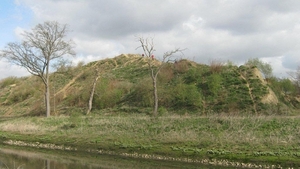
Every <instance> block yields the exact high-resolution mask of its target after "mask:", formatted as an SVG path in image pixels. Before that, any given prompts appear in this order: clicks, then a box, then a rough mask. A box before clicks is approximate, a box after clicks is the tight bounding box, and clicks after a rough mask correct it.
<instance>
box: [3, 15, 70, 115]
mask: <svg viewBox="0 0 300 169" xmlns="http://www.w3.org/2000/svg"><path fill="white" fill-rule="evenodd" d="M67 32H68V30H67V26H66V25H60V24H59V23H58V22H55V21H53V22H45V23H43V24H38V25H37V26H36V27H34V28H33V29H32V30H31V31H30V32H25V33H24V34H22V36H23V42H22V43H9V44H7V46H6V47H5V49H4V50H2V51H1V54H0V57H1V58H6V59H7V60H8V61H9V62H11V63H13V64H16V65H19V66H22V67H24V68H26V69H27V71H28V72H29V73H31V74H32V75H35V76H38V77H40V78H41V79H42V81H43V83H44V85H45V97H46V99H45V101H46V108H47V117H48V116H50V101H49V99H50V96H49V95H50V93H49V66H50V61H51V60H54V59H57V58H60V57H62V56H63V55H75V53H74V51H72V48H73V47H74V46H73V45H74V43H73V41H71V40H68V41H66V40H64V38H65V36H66V33H67Z"/></svg>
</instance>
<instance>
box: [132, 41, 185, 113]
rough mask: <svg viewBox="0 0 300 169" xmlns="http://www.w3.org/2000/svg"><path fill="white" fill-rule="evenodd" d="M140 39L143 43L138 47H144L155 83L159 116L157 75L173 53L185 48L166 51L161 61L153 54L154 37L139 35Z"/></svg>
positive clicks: (155, 101) (154, 108) (155, 98)
mask: <svg viewBox="0 0 300 169" xmlns="http://www.w3.org/2000/svg"><path fill="white" fill-rule="evenodd" d="M138 41H139V43H140V44H141V46H139V47H138V48H142V49H143V52H144V56H145V57H146V59H147V64H148V68H149V70H150V76H151V79H152V85H153V98H154V105H153V115H154V116H157V110H158V93H157V76H158V74H159V71H160V70H161V68H162V67H163V66H164V65H165V64H166V63H168V62H169V61H170V60H169V59H170V57H171V56H172V55H174V54H175V53H178V52H182V51H183V50H182V49H180V48H176V49H175V50H172V51H168V52H166V53H164V55H163V57H162V60H161V62H160V63H159V62H158V61H157V60H156V59H155V58H154V55H153V53H154V51H155V48H154V43H153V38H143V37H138ZM138 48H137V49H138Z"/></svg>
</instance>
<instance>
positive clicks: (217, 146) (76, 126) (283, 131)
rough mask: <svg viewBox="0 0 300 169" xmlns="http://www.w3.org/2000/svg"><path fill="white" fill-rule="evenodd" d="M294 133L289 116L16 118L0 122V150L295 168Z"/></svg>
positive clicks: (296, 123) (299, 161) (296, 124)
mask: <svg viewBox="0 0 300 169" xmlns="http://www.w3.org/2000/svg"><path fill="white" fill-rule="evenodd" d="M299 131H300V118H299V117H290V116H286V117H274V116H272V117H271V116H259V117H228V116H212V117H198V116H192V115H187V116H179V115H168V116H167V115H166V116H162V117H158V118H152V117H149V116H147V115H137V114H134V115H133V114H125V115H124V114H122V115H120V114H114V115H111V114H110V115H104V114H101V115H93V116H80V115H78V116H71V117H68V116H60V117H51V118H42V117H19V118H9V119H6V120H1V122H0V140H1V142H2V143H3V144H10V143H11V144H12V145H18V144H15V143H24V144H25V145H22V144H20V145H21V146H28V145H26V144H31V145H36V146H37V145H52V148H53V147H54V149H55V146H57V149H62V150H69V151H75V150H76V151H93V152H94V153H101V152H102V153H108V152H111V153H115V154H119V155H122V154H123V155H128V156H132V157H135V158H153V159H155V158H157V159H160V158H161V159H160V160H172V159H173V160H176V159H178V160H180V159H181V160H183V161H184V160H185V161H187V162H204V161H203V160H207V163H208V164H209V163H211V162H214V161H215V162H216V163H218V162H222V161H223V162H228V164H230V163H231V162H236V163H238V164H241V165H242V164H256V165H258V166H259V165H261V166H263V165H265V164H268V166H270V165H274V167H275V166H283V167H284V166H286V167H295V166H299V165H300V158H299V157H300V144H299V143H300V141H299V140H300V133H299ZM17 141H19V142H17ZM59 146H61V147H59ZM33 147H34V146H33ZM41 148H43V147H41ZM44 148H47V147H44ZM48 148H51V146H50V147H48ZM220 164H221V163H220ZM244 167H247V166H244ZM248 167H249V166H248Z"/></svg>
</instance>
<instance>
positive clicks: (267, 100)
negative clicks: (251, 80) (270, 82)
mask: <svg viewBox="0 0 300 169" xmlns="http://www.w3.org/2000/svg"><path fill="white" fill-rule="evenodd" d="M253 73H254V75H255V76H256V77H258V79H259V80H260V81H261V82H262V84H263V85H265V86H266V87H267V90H268V91H269V92H268V94H267V95H265V96H264V97H263V98H262V100H261V102H262V103H264V104H278V102H279V101H278V98H277V96H276V95H275V93H274V92H273V90H271V89H270V88H269V86H267V82H266V81H265V79H264V78H263V76H262V73H261V72H260V71H259V70H258V69H257V68H255V69H254V71H253Z"/></svg>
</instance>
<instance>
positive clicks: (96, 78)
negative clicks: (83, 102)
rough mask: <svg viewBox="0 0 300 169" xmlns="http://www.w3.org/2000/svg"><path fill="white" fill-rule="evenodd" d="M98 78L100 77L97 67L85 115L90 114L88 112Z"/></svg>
mask: <svg viewBox="0 0 300 169" xmlns="http://www.w3.org/2000/svg"><path fill="white" fill-rule="evenodd" d="M99 78H100V72H99V70H98V69H96V77H95V79H94V82H93V87H92V91H91V94H90V99H89V104H88V110H87V112H86V115H88V114H90V112H91V110H92V108H93V99H94V94H95V89H96V84H97V81H98V79H99Z"/></svg>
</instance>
